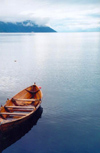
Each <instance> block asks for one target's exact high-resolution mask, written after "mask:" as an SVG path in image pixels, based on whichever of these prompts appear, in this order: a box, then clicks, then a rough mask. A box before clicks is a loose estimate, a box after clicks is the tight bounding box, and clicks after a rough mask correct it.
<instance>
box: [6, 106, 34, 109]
mask: <svg viewBox="0 0 100 153" xmlns="http://www.w3.org/2000/svg"><path fill="white" fill-rule="evenodd" d="M5 107H6V108H18V109H34V108H35V107H34V106H32V107H27V106H5Z"/></svg>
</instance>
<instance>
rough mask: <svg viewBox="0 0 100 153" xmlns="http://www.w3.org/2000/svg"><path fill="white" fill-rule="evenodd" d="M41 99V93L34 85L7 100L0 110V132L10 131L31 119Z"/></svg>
mask: <svg viewBox="0 0 100 153" xmlns="http://www.w3.org/2000/svg"><path fill="white" fill-rule="evenodd" d="M41 99H42V92H41V91H40V89H39V87H38V86H36V85H35V84H34V85H32V86H30V87H28V88H26V89H24V90H22V91H21V92H19V93H18V94H16V95H15V96H14V97H13V98H11V99H10V100H9V99H8V100H7V102H6V104H5V105H4V106H2V107H1V110H0V131H1V132H5V131H7V130H10V129H12V128H14V127H15V126H19V125H20V124H21V123H23V122H25V121H26V120H28V119H29V118H31V117H32V115H33V114H34V113H35V112H36V111H37V109H38V108H39V107H40V105H41ZM30 108H31V109H30ZM16 111H17V112H16ZM23 111H24V113H23ZM28 111H29V112H28ZM27 112H28V113H27Z"/></svg>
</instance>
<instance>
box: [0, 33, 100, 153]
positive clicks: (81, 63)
mask: <svg viewBox="0 0 100 153" xmlns="http://www.w3.org/2000/svg"><path fill="white" fill-rule="evenodd" d="M15 60H16V62H15ZM34 82H36V83H37V85H39V86H42V91H43V103H42V108H43V113H42V117H41V118H40V119H39V120H38V122H37V124H36V126H33V128H32V129H31V130H30V131H29V132H28V133H27V134H25V135H24V136H23V137H22V138H21V139H20V140H18V141H16V142H15V143H14V144H12V145H11V146H9V147H8V148H7V149H5V150H4V151H3V153H10V152H12V153H100V33H50V34H48V33H41V34H40V33H38V34H0V104H4V103H5V101H6V99H7V98H11V97H12V96H14V95H15V94H16V93H17V92H19V91H20V90H22V89H23V88H26V87H27V86H30V85H31V84H33V83H34Z"/></svg>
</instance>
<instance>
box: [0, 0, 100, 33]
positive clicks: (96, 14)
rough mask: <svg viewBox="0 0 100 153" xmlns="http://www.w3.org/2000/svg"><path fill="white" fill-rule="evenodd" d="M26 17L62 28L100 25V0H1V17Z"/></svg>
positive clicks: (37, 22) (11, 19) (60, 29)
mask: <svg viewBox="0 0 100 153" xmlns="http://www.w3.org/2000/svg"><path fill="white" fill-rule="evenodd" d="M25 20H32V21H33V22H35V23H36V24H38V25H47V26H50V27H52V28H53V29H55V30H56V31H59V32H66V31H75V30H79V29H80V30H86V29H91V28H100V0H91V2H90V1H89V0H70V1H67V0H62V1H61V0H37V1H35V0H22V1H21V0H10V1H9V0H0V21H5V22H8V21H10V22H18V21H25Z"/></svg>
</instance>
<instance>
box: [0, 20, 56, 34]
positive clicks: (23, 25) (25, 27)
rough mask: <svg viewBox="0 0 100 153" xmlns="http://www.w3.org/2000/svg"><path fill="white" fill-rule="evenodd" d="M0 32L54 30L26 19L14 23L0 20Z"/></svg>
mask: <svg viewBox="0 0 100 153" xmlns="http://www.w3.org/2000/svg"><path fill="white" fill-rule="evenodd" d="M0 32H2V33H3V32H5V33H6V32H7V33H10V32H11V33H13V32H16V33H17V32H19V33H20V32H22V33H24V32H25V33H28V32H56V31H55V30H54V29H52V28H50V27H48V26H39V25H37V24H35V23H34V22H32V21H30V20H27V21H23V22H16V23H12V22H2V21H0Z"/></svg>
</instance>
